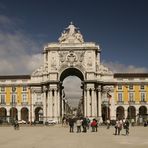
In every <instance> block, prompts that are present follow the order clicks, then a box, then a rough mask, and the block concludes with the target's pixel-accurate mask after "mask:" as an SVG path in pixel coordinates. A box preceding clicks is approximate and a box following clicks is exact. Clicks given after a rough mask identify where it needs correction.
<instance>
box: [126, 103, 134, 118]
mask: <svg viewBox="0 0 148 148" xmlns="http://www.w3.org/2000/svg"><path fill="white" fill-rule="evenodd" d="M127 113H128V114H127V118H128V119H130V120H131V119H134V120H136V108H135V107H134V106H129V107H128V109H127Z"/></svg>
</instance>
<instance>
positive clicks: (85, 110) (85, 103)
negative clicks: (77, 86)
mask: <svg viewBox="0 0 148 148" xmlns="http://www.w3.org/2000/svg"><path fill="white" fill-rule="evenodd" d="M84 116H85V117H86V116H87V96H86V90H84Z"/></svg>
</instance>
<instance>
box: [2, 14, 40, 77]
mask: <svg viewBox="0 0 148 148" xmlns="http://www.w3.org/2000/svg"><path fill="white" fill-rule="evenodd" d="M12 24H14V22H13V20H11V19H10V18H8V17H6V16H2V15H0V67H1V68H0V75H7V74H31V73H32V72H33V70H34V69H36V68H37V67H39V66H40V65H41V63H42V55H41V53H37V52H36V51H39V48H40V46H39V44H38V43H37V41H35V40H33V39H32V38H30V37H29V35H27V34H26V33H25V32H23V31H20V30H19V29H16V28H15V27H14V26H17V24H15V25H12ZM4 25H6V26H9V27H10V26H11V25H12V26H11V27H10V28H9V30H3V27H2V28H1V26H4ZM18 28H19V27H18ZM10 30H11V31H10Z"/></svg>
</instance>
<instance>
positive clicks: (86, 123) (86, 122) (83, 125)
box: [68, 118, 98, 133]
mask: <svg viewBox="0 0 148 148" xmlns="http://www.w3.org/2000/svg"><path fill="white" fill-rule="evenodd" d="M68 123H69V128H70V130H69V132H74V125H76V132H77V133H80V132H84V133H86V132H87V130H88V129H89V128H90V126H91V128H92V132H97V127H98V123H97V120H96V119H93V120H92V121H90V119H89V118H77V119H75V118H69V120H68Z"/></svg>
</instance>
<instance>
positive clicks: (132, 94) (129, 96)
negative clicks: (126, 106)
mask: <svg viewBox="0 0 148 148" xmlns="http://www.w3.org/2000/svg"><path fill="white" fill-rule="evenodd" d="M128 101H134V93H133V92H129V93H128Z"/></svg>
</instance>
